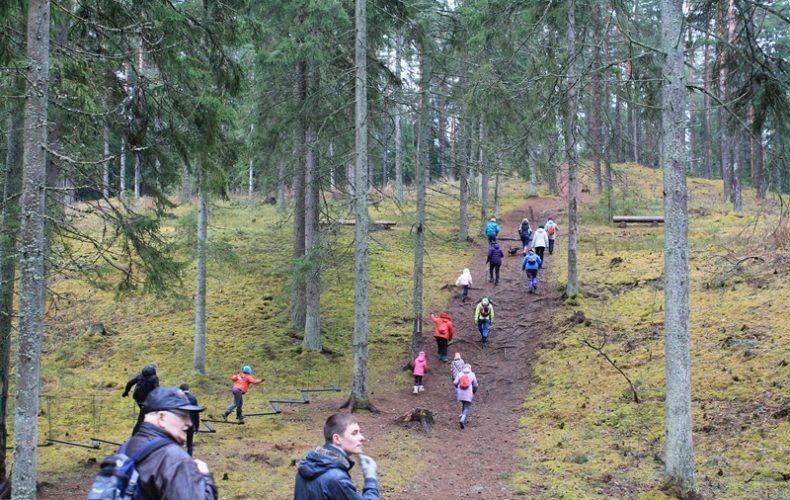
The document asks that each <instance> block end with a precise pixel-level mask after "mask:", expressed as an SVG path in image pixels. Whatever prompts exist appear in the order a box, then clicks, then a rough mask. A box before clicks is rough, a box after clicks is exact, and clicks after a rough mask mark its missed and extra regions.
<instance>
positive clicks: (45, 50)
mask: <svg viewBox="0 0 790 500" xmlns="http://www.w3.org/2000/svg"><path fill="white" fill-rule="evenodd" d="M49 11H50V3H49V1H48V0H29V3H28V17H27V70H26V75H25V77H26V80H27V90H26V96H25V97H26V101H25V131H24V160H23V165H24V167H23V173H22V203H21V205H22V228H21V233H20V234H21V259H20V279H19V321H18V336H17V362H16V410H15V412H14V473H13V478H12V490H13V493H12V494H13V497H12V498H14V499H20V500H21V499H25V500H28V499H32V498H35V497H36V473H37V454H36V446H37V444H38V412H39V395H40V390H41V383H40V378H41V377H40V375H41V342H42V338H43V333H44V294H45V292H46V288H47V277H46V274H45V269H44V257H45V256H44V252H45V248H46V245H45V240H44V214H45V198H46V197H45V190H46V185H45V178H46V166H47V161H46V160H47V156H46V148H47V104H48V101H49V17H50V16H49V14H50V12H49Z"/></svg>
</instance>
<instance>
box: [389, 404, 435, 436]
mask: <svg viewBox="0 0 790 500" xmlns="http://www.w3.org/2000/svg"><path fill="white" fill-rule="evenodd" d="M398 420H400V421H401V422H403V423H409V422H419V423H420V425H422V430H424V431H425V433H426V434H427V435H428V436H430V435H431V431H432V428H433V424H434V418H433V412H432V411H431V410H429V409H427V408H414V409H412V410H411V411H410V412H409V413H406V414H404V415H401V416H400V417H399V418H398Z"/></svg>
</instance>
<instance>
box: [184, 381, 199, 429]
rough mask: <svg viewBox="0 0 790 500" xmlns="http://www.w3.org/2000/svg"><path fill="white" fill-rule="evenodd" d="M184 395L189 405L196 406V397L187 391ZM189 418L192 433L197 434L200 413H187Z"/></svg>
mask: <svg viewBox="0 0 790 500" xmlns="http://www.w3.org/2000/svg"><path fill="white" fill-rule="evenodd" d="M184 395H185V396H186V397H187V399H188V400H189V404H191V405H195V406H197V405H198V400H197V397H196V396H195V395H194V394H192V393H191V392H189V391H184ZM189 418H191V419H192V429H190V430H191V431H192V432H197V431H198V430H199V429H200V413H199V412H196V411H191V412H189Z"/></svg>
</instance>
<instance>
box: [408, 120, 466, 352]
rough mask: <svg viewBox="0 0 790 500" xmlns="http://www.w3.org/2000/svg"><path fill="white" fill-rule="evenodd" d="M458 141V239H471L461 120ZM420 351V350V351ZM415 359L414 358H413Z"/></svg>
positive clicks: (464, 146) (464, 138)
mask: <svg viewBox="0 0 790 500" xmlns="http://www.w3.org/2000/svg"><path fill="white" fill-rule="evenodd" d="M459 121H460V123H461V124H460V125H459V130H458V141H459V142H460V147H457V148H456V158H457V160H456V161H457V162H458V189H459V193H458V239H459V240H461V241H466V240H467V239H469V158H468V157H467V144H468V143H469V127H468V126H467V125H465V124H464V121H463V120H459ZM418 352H419V351H418ZM412 359H414V358H412Z"/></svg>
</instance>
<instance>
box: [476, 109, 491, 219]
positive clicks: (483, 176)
mask: <svg viewBox="0 0 790 500" xmlns="http://www.w3.org/2000/svg"><path fill="white" fill-rule="evenodd" d="M485 139H486V126H485V122H484V120H483V117H482V116H481V117H480V129H479V130H478V143H479V146H478V150H477V151H478V154H479V157H478V165H479V168H480V234H485V231H486V224H487V223H488V218H489V217H488V166H487V165H486V164H485V162H486V157H485V146H484V144H485Z"/></svg>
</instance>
